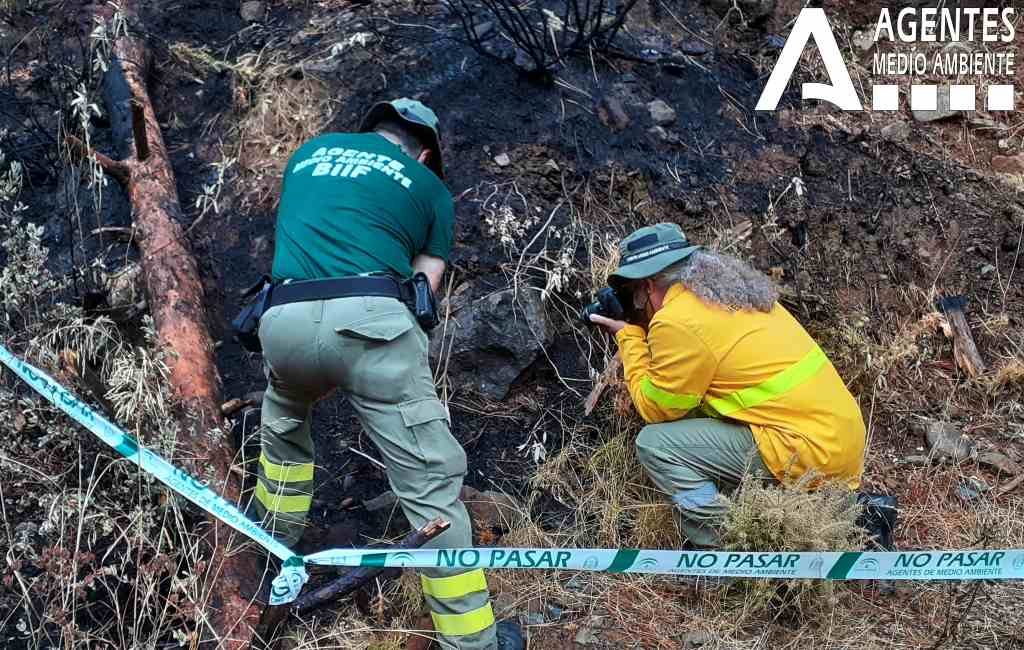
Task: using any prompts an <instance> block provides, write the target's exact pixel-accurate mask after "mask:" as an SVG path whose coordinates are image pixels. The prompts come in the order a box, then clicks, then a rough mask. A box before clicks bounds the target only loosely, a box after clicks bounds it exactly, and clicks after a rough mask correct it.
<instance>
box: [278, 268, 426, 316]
mask: <svg viewBox="0 0 1024 650" xmlns="http://www.w3.org/2000/svg"><path fill="white" fill-rule="evenodd" d="M358 297H379V298H395V299H397V300H401V301H402V302H404V303H406V304H409V302H410V300H409V298H410V297H411V296H410V287H409V286H408V284H406V283H405V282H399V281H398V280H395V279H394V278H390V277H372V276H355V277H349V278H325V279H323V280H304V281H302V282H289V283H287V284H277V285H274V286H273V288H271V290H270V300H269V301H268V304H267V309H270V308H271V307H277V306H278V305H286V304H288V303H290V302H306V301H309V300H332V299H334V298H358Z"/></svg>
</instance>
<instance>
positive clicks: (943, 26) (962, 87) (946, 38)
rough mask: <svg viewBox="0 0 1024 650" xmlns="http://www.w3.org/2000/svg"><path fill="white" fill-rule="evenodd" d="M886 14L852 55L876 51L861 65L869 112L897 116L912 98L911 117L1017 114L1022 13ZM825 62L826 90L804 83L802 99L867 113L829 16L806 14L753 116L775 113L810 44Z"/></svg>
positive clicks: (946, 10)
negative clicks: (906, 98)
mask: <svg viewBox="0 0 1024 650" xmlns="http://www.w3.org/2000/svg"><path fill="white" fill-rule="evenodd" d="M944 5H945V3H940V7H920V8H918V7H905V8H902V9H898V8H887V7H886V8H881V9H880V10H879V14H878V21H877V22H876V23H875V24H874V25H872V26H871V27H870V28H866V29H865V30H864V31H863V32H862V33H861V34H860V38H855V39H854V41H855V44H854V45H853V46H852V47H851V48H850V49H849V50H848V52H852V53H855V54H858V55H859V54H860V53H861V52H862V51H865V50H873V54H872V55H871V57H870V58H868V57H866V56H865V57H864V58H865V60H864V61H863V62H861V61H856V62H854V63H855V64H856V65H859V66H862V67H864V68H867V72H868V73H869V75H870V76H871V77H872V83H870V85H869V86H866V87H865V88H864V92H868V91H869V90H870V98H865V101H866V100H867V99H870V107H871V109H872V110H874V111H897V110H899V108H900V93H901V91H902V92H904V93H908V94H909V97H910V108H911V110H914V111H937V110H946V109H948V110H952V111H973V110H979V109H986V110H989V111H1012V110H1014V108H1015V89H1014V85H1013V80H1014V75H1015V74H1016V52H1014V51H1013V49H1012V44H1013V43H1014V39H1015V37H1016V24H1017V12H1016V10H1015V9H1014V8H1012V7H1007V8H999V7H949V6H944ZM812 41H813V42H814V44H815V46H816V47H817V50H818V55H819V56H820V57H821V61H822V62H823V63H824V66H825V72H826V73H827V75H828V78H829V83H827V84H824V83H812V82H808V83H804V84H803V87H802V89H801V98H802V99H818V100H822V101H826V102H829V103H831V104H834V105H835V106H837V107H839V108H840V109H842V110H844V111H860V110H863V109H864V102H862V100H861V97H860V94H859V93H858V88H857V86H855V85H854V83H853V80H852V79H851V76H850V69H849V68H848V67H847V62H846V60H844V56H843V51H842V50H841V49H840V47H839V44H838V43H837V42H836V37H835V33H834V32H833V31H832V26H831V25H830V23H829V20H828V17H827V16H826V14H825V10H824V9H803V10H802V11H801V12H800V14H799V15H798V16H797V19H796V22H795V23H794V24H793V29H792V32H791V33H790V35H789V38H788V39H787V40H786V44H785V46H784V47H783V49H782V53H781V54H780V55H779V60H778V62H777V63H776V65H775V68H774V69H773V70H772V74H771V76H770V77H769V79H768V83H767V84H766V85H765V88H764V91H763V92H762V93H761V98H760V99H759V100H758V102H757V106H756V110H759V111H773V110H775V109H776V108H778V106H779V101H780V100H781V99H782V95H783V93H784V92H785V91H786V88H787V87H788V86H789V82H790V79H791V78H792V76H793V72H794V71H795V70H796V67H797V65H798V63H799V62H800V57H801V55H802V54H803V53H804V50H805V49H806V48H807V47H808V45H809V44H810V43H811V42H812Z"/></svg>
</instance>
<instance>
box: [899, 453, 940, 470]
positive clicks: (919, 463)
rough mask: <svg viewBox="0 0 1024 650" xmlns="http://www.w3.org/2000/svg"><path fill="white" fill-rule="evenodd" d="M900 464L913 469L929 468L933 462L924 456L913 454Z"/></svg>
mask: <svg viewBox="0 0 1024 650" xmlns="http://www.w3.org/2000/svg"><path fill="white" fill-rule="evenodd" d="M899 464H900V465H910V466H911V467H927V466H928V465H931V464H932V460H931V458H929V457H928V456H925V455H923V454H911V455H910V456H907V457H906V458H904V459H903V460H902V461H899Z"/></svg>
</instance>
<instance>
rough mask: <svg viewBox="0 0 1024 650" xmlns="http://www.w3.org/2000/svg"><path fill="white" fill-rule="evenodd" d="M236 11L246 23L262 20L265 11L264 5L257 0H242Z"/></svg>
mask: <svg viewBox="0 0 1024 650" xmlns="http://www.w3.org/2000/svg"><path fill="white" fill-rule="evenodd" d="M238 13H239V14H240V15H241V16H242V20H244V21H245V22H247V23H255V22H258V21H260V20H263V15H264V14H265V13H266V7H264V6H263V3H262V2H260V1H259V0H248V1H247V2H243V3H242V6H241V8H240V9H239V11H238Z"/></svg>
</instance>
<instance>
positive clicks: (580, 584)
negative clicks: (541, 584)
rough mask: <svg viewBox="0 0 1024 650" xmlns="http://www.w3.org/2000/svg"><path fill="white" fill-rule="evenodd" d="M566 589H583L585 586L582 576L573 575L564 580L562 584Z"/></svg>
mask: <svg viewBox="0 0 1024 650" xmlns="http://www.w3.org/2000/svg"><path fill="white" fill-rule="evenodd" d="M562 586H563V587H565V588H566V590H568V591H584V590H585V589H586V588H587V585H586V583H585V581H584V580H583V577H582V576H574V577H572V578H569V579H568V580H566V581H565V584H564V585H562Z"/></svg>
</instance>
